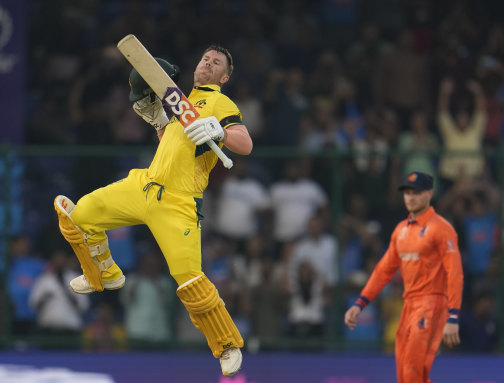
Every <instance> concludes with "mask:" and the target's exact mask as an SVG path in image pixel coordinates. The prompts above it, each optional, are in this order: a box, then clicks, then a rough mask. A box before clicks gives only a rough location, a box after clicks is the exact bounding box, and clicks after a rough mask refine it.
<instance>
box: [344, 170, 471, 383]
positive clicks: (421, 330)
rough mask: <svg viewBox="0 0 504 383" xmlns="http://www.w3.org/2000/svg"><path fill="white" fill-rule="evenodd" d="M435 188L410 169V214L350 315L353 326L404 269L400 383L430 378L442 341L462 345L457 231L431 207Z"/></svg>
mask: <svg viewBox="0 0 504 383" xmlns="http://www.w3.org/2000/svg"><path fill="white" fill-rule="evenodd" d="M432 189H433V178H432V176H430V175H429V174H426V173H421V172H412V173H410V174H409V175H408V176H407V178H406V179H405V180H404V182H403V183H402V185H401V186H400V187H399V190H401V191H402V192H403V197H404V204H405V205H406V209H407V210H408V212H409V216H408V218H407V219H405V220H403V221H402V222H400V223H399V224H398V225H397V226H396V228H395V229H394V231H393V233H392V237H391V240H390V245H389V248H388V249H387V251H386V253H385V254H384V256H383V257H382V259H381V260H380V261H379V262H378V264H377V265H376V267H375V269H374V271H373V273H372V274H371V277H370V278H369V280H368V282H367V283H366V285H365V286H364V288H363V289H362V292H361V295H360V297H359V299H358V300H357V301H356V302H355V304H354V305H353V306H352V307H350V308H349V309H348V310H347V312H346V313H345V324H346V325H347V326H348V327H349V328H350V329H351V330H353V329H354V328H355V326H356V325H357V317H358V316H359V314H360V313H361V311H362V310H363V309H364V308H365V307H366V305H367V304H369V302H371V301H372V300H373V299H374V298H375V297H376V296H377V295H378V293H379V292H380V291H381V290H382V289H383V287H384V286H385V285H386V284H387V283H388V282H389V281H390V280H391V279H392V278H393V277H394V275H395V273H396V271H397V269H398V268H400V269H401V275H402V279H403V282H404V294H403V298H404V306H403V309H402V312H401V318H400V320H399V326H398V329H397V333H396V341H395V358H396V370H397V381H398V382H399V383H427V382H431V380H429V372H430V369H431V366H432V363H433V362H434V358H435V356H436V353H437V350H438V348H439V345H440V344H441V340H443V341H444V343H445V344H446V345H447V346H448V347H453V346H455V345H457V344H459V343H460V338H459V325H458V316H459V313H460V305H461V303H462V287H463V272H462V261H461V258H460V252H459V248H458V239H457V233H456V232H455V230H454V229H453V227H452V225H451V224H450V223H449V222H448V221H446V220H445V219H444V218H443V217H441V216H440V215H438V214H437V213H436V212H435V211H434V208H433V207H432V206H430V201H431V199H432V195H433V190H432Z"/></svg>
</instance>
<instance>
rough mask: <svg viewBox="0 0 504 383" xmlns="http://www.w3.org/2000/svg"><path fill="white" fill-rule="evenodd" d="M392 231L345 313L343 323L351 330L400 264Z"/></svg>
mask: <svg viewBox="0 0 504 383" xmlns="http://www.w3.org/2000/svg"><path fill="white" fill-rule="evenodd" d="M396 231H397V229H396V230H395V231H394V233H392V238H391V240H390V245H389V248H388V249H387V251H386V252H385V255H384V256H383V257H382V259H380V261H379V262H378V264H377V265H376V267H375V269H374V271H373V273H372V274H371V277H370V278H369V280H368V281H367V283H366V285H365V286H364V288H363V289H362V291H361V295H360V297H359V298H358V299H357V300H356V301H355V303H354V304H353V305H352V307H350V308H349V309H348V310H347V312H346V313H345V324H346V325H347V326H348V327H349V328H350V329H351V330H353V329H354V328H355V326H357V317H358V316H359V314H360V313H361V312H362V310H364V308H365V307H366V306H367V305H368V304H369V303H370V302H371V301H372V300H373V299H374V298H375V297H376V296H377V295H378V294H379V292H380V291H381V290H382V289H383V287H385V285H386V284H387V283H389V282H390V280H391V279H392V278H393V277H394V275H395V273H396V271H397V269H398V268H399V266H400V265H401V259H400V258H399V255H398V253H397V250H396V248H395V237H396V235H395V233H396Z"/></svg>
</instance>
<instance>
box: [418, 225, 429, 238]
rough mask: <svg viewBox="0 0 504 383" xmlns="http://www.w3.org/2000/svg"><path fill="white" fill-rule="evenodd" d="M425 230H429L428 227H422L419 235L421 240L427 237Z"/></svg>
mask: <svg viewBox="0 0 504 383" xmlns="http://www.w3.org/2000/svg"><path fill="white" fill-rule="evenodd" d="M425 230H427V225H426V226H424V227H422V230H420V233H418V236H419V237H420V238H423V237H424V236H425Z"/></svg>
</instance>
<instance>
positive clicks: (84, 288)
mask: <svg viewBox="0 0 504 383" xmlns="http://www.w3.org/2000/svg"><path fill="white" fill-rule="evenodd" d="M102 282H103V287H104V288H105V289H107V290H117V289H120V288H121V287H123V286H124V283H125V282H126V277H125V276H124V274H122V273H121V276H120V277H119V278H116V279H113V280H111V281H105V280H104V281H102ZM70 290H72V291H73V292H74V293H77V294H91V293H92V292H94V291H95V290H94V289H93V288H92V287H91V285H90V284H89V282H88V281H87V279H86V277H85V276H84V275H79V276H78V277H77V278H74V279H72V280H71V281H70Z"/></svg>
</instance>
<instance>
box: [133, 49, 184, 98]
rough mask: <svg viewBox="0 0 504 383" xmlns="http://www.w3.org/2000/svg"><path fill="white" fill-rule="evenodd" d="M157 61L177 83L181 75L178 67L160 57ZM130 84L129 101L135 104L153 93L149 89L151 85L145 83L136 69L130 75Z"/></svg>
mask: <svg viewBox="0 0 504 383" xmlns="http://www.w3.org/2000/svg"><path fill="white" fill-rule="evenodd" d="M154 58H155V59H156V61H157V62H158V64H159V65H161V68H163V69H164V71H165V72H166V73H168V75H169V76H170V77H171V79H172V80H173V81H175V82H177V81H178V79H179V75H180V70H179V68H178V66H176V65H173V64H170V63H169V62H168V61H166V60H163V59H161V58H159V57H154ZM129 84H130V88H131V90H130V93H129V100H130V101H131V102H135V101H138V100H140V99H141V98H144V97H145V96H147V95H148V94H150V93H152V89H151V88H150V87H149V85H148V84H147V83H146V82H145V80H144V79H143V78H142V76H140V74H139V73H138V72H137V70H136V69H135V68H133V69H132V70H131V72H130V75H129Z"/></svg>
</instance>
